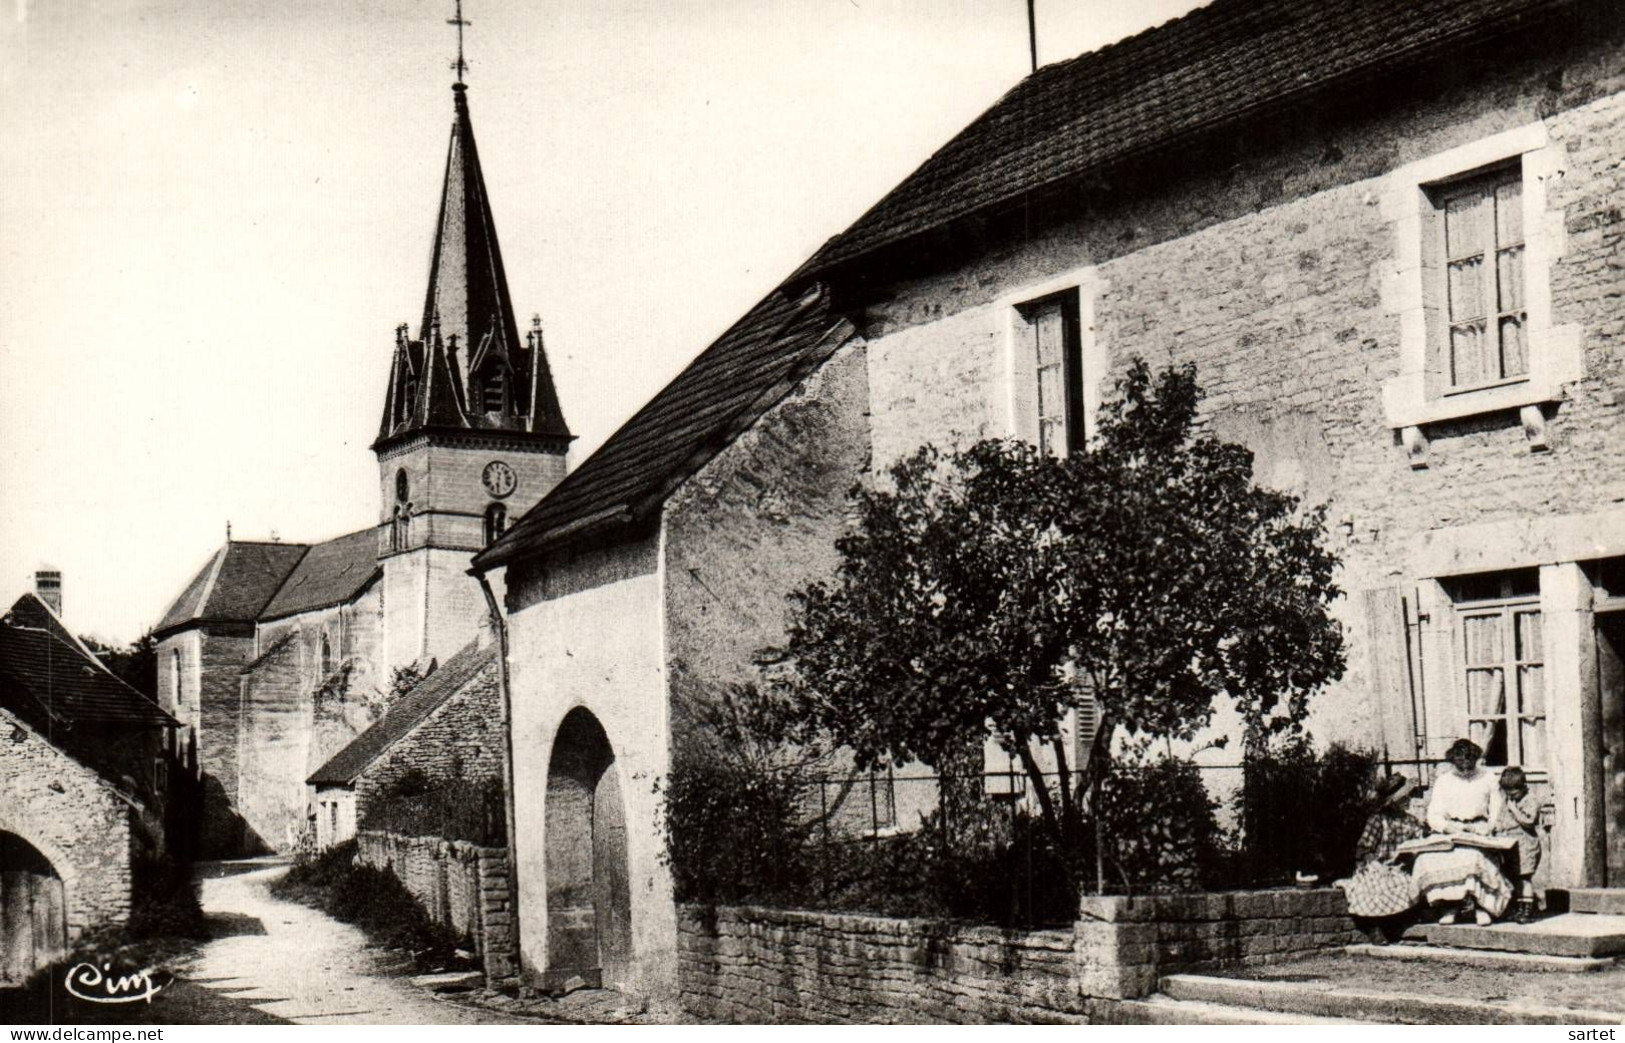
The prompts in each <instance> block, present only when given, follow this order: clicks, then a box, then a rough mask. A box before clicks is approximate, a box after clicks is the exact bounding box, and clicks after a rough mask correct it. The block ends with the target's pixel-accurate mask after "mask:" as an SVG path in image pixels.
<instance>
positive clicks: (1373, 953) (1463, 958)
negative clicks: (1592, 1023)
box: [1343, 943, 1617, 974]
mask: <svg viewBox="0 0 1625 1043" xmlns="http://www.w3.org/2000/svg"><path fill="white" fill-rule="evenodd" d="M1343 951H1344V952H1346V953H1348V954H1349V955H1350V956H1368V957H1371V958H1373V959H1379V960H1415V961H1421V962H1425V963H1449V964H1454V965H1456V966H1458V967H1483V968H1485V969H1487V970H1504V971H1552V972H1557V973H1566V974H1587V973H1590V972H1592V971H1600V970H1604V969H1606V968H1608V967H1614V966H1617V962H1616V961H1615V960H1614V958H1613V957H1611V956H1542V955H1539V954H1536V953H1527V952H1500V951H1498V950H1495V949H1452V948H1447V947H1445V946H1441V945H1419V944H1415V943H1406V944H1403V945H1370V944H1365V943H1362V944H1359V945H1350V946H1346V947H1345V948H1344V949H1343Z"/></svg>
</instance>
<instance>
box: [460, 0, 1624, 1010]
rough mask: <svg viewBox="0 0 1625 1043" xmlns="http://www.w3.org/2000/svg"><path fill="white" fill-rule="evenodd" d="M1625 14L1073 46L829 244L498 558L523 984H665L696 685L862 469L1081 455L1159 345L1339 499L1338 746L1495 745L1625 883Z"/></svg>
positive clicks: (1562, 865) (1285, 462) (826, 526)
mask: <svg viewBox="0 0 1625 1043" xmlns="http://www.w3.org/2000/svg"><path fill="white" fill-rule="evenodd" d="M1621 21H1622V19H1621V16H1620V10H1619V8H1618V5H1611V4H1605V3H1598V2H1590V0H1586V2H1561V0H1557V2H1551V0H1451V2H1449V3H1444V2H1424V3H1416V2H1412V0H1404V2H1401V0H1374V2H1371V3H1366V4H1360V5H1339V4H1331V3H1327V2H1325V0H1257V2H1242V0H1215V2H1214V3H1212V4H1210V5H1209V6H1207V7H1204V8H1201V9H1199V10H1197V11H1194V12H1192V13H1191V14H1189V15H1187V16H1185V17H1183V18H1180V19H1177V20H1175V21H1172V22H1169V23H1167V24H1165V25H1162V26H1159V27H1157V28H1155V29H1152V30H1148V31H1147V32H1145V33H1142V34H1140V35H1138V36H1135V37H1132V38H1130V39H1127V40H1124V41H1122V42H1120V43H1117V44H1114V45H1112V46H1110V47H1107V48H1104V49H1102V50H1100V51H1098V52H1093V53H1090V54H1086V55H1083V56H1081V57H1079V58H1076V59H1074V60H1071V61H1067V62H1061V63H1057V64H1055V65H1051V66H1048V67H1046V68H1044V69H1041V70H1039V71H1038V72H1037V73H1035V74H1034V75H1032V76H1030V77H1028V78H1027V79H1026V80H1024V81H1023V82H1022V83H1020V84H1019V85H1017V86H1016V87H1015V88H1013V89H1012V90H1011V91H1010V92H1009V93H1008V94H1007V95H1006V96H1005V97H1004V98H1003V99H1001V100H1000V101H999V102H998V103H997V104H996V105H995V106H994V107H993V108H992V109H990V110H989V111H988V112H987V113H985V114H984V115H983V116H981V117H980V118H978V119H977V120H976V121H974V122H973V123H972V124H971V125H970V126H968V127H967V128H966V129H965V130H964V131H962V132H961V133H960V134H959V135H958V136H956V137H955V138H954V139H953V140H952V141H950V142H949V143H948V144H947V145H946V146H944V147H943V148H942V149H941V150H939V151H938V152H937V153H936V154H934V155H933V156H932V157H931V158H930V159H929V160H928V161H927V162H926V163H925V165H924V166H922V167H921V168H920V170H918V171H917V172H916V173H915V174H913V175H911V176H910V177H909V178H907V179H906V180H905V181H904V182H903V183H902V184H900V185H899V186H898V187H897V188H896V189H895V190H894V191H893V192H891V193H890V194H888V195H887V196H886V197H885V198H883V199H882V200H881V201H880V202H879V203H878V204H877V205H876V206H875V207H873V208H872V209H871V210H869V211H868V212H867V213H866V214H865V215H863V216H862V217H861V218H860V219H859V220H858V221H857V222H856V223H855V224H854V225H853V226H852V227H851V228H849V229H848V230H847V231H845V232H844V233H842V234H841V235H839V236H836V237H835V238H833V239H832V240H830V241H829V242H828V243H827V244H825V246H824V247H823V248H821V249H820V250H819V251H818V252H817V254H816V255H815V256H814V257H813V258H811V259H810V260H809V261H808V262H807V263H806V264H805V265H804V266H803V267H802V268H801V269H799V270H798V271H797V272H795V273H794V274H793V275H792V276H791V277H790V278H789V279H787V280H786V281H785V282H784V283H783V284H782V285H781V286H780V287H779V288H778V289H776V290H775V291H774V292H773V293H772V294H770V295H769V296H768V298H767V299H766V300H764V301H763V302H762V303H761V304H759V305H757V306H756V308H754V309H753V310H752V311H751V312H750V313H749V314H748V315H747V316H746V317H745V318H744V319H742V320H741V321H740V323H739V324H737V325H736V326H735V327H734V328H733V329H731V330H730V331H728V333H726V334H724V335H723V336H722V338H720V339H719V340H718V341H717V342H716V343H714V344H712V345H711V346H710V347H709V348H708V349H706V351H704V352H703V353H702V354H700V355H699V356H698V357H697V358H696V360H695V361H694V362H693V363H692V364H691V365H690V366H689V367H688V368H687V369H686V370H685V371H684V372H683V373H682V374H680V375H679V376H678V377H677V378H676V379H675V380H674V381H673V382H672V383H671V384H670V385H669V386H668V387H667V388H666V389H664V390H663V391H662V392H660V393H659V394H658V395H657V396H656V397H655V398H654V399H653V400H652V401H651V402H650V403H649V404H648V405H646V406H645V407H644V408H643V409H642V410H640V411H639V412H638V413H637V414H635V415H634V416H633V417H632V419H631V420H629V421H628V422H627V423H626V425H625V426H624V427H622V428H621V430H620V431H618V432H617V433H616V434H615V435H614V436H612V437H611V438H610V439H609V441H608V442H606V443H605V444H604V446H603V447H602V448H601V449H600V450H599V451H598V452H597V453H596V454H594V455H593V456H592V457H590V458H589V459H588V460H586V461H585V462H584V463H583V464H582V465H581V466H580V467H579V468H578V469H577V470H576V471H574V472H573V473H572V474H571V475H570V476H569V477H568V478H566V479H565V480H564V481H563V482H562V483H561V484H560V485H559V487H558V488H557V489H556V490H555V491H554V492H553V494H551V495H550V496H548V497H547V498H546V499H544V500H543V501H542V502H541V503H540V504H539V505H538V506H537V507H536V508H535V509H534V510H532V511H531V512H530V513H528V514H527V515H526V516H525V517H524V518H523V519H522V520H521V521H520V522H519V523H518V524H517V525H516V526H514V527H513V528H512V529H511V530H510V531H509V532H508V533H507V535H506V536H505V537H504V538H503V539H502V540H500V541H499V542H498V543H497V544H495V545H494V546H493V547H491V548H490V549H488V550H487V551H485V552H484V553H483V554H481V555H479V556H478V557H477V558H476V559H475V567H476V568H477V569H480V570H494V569H498V568H501V569H503V570H504V571H505V574H506V576H505V578H506V590H507V609H508V614H509V624H508V625H509V628H510V635H509V636H510V643H511V649H512V651H511V664H510V671H511V683H512V700H513V745H514V772H515V816H516V821H517V831H518V838H517V840H518V843H517V851H516V854H517V865H518V872H519V881H518V885H519V898H520V924H521V951H522V956H523V960H524V964H525V969H526V972H527V973H528V974H530V975H532V976H533V977H536V978H540V979H542V980H547V979H548V978H550V977H553V976H557V975H564V974H571V973H575V974H590V973H601V975H602V977H603V978H604V979H605V980H606V981H612V982H619V983H624V984H630V985H632V986H634V987H637V988H640V989H643V990H646V991H650V992H654V993H657V994H658V993H661V992H663V991H666V990H669V989H670V988H671V987H672V982H673V980H674V977H675V973H676V972H675V966H674V960H673V952H674V950H675V945H676V941H675V924H674V910H673V908H672V899H671V883H670V877H669V875H668V874H667V872H666V871H665V869H664V868H663V867H662V866H661V864H660V861H659V852H660V844H661V838H660V836H659V829H658V824H657V823H658V819H657V814H658V809H657V799H656V797H655V794H654V791H653V784H654V781H655V780H656V779H657V778H658V777H660V775H661V774H662V773H663V772H664V771H665V770H666V769H667V766H668V764H669V762H670V757H671V754H672V751H673V749H674V746H675V744H677V743H680V742H682V741H685V733H686V731H687V729H688V722H689V721H690V720H691V719H692V714H691V713H690V712H689V709H688V704H689V701H690V700H691V699H692V698H693V697H694V696H695V695H696V694H699V695H701V696H703V694H704V692H705V690H706V689H707V687H708V686H711V685H714V684H717V683H724V682H726V681H728V680H733V679H740V678H743V677H748V676H749V670H750V667H749V662H750V653H751V652H752V651H754V650H755V649H756V648H758V647H760V646H761V645H763V644H766V643H770V642H771V640H772V639H773V638H774V637H776V636H777V635H778V633H779V632H780V627H781V626H782V613H783V600H782V599H783V596H784V594H785V593H786V592H787V591H789V590H791V589H793V588H794V587H795V586H798V585H799V584H801V583H803V582H805V581H806V580H807V579H809V578H813V577H815V576H817V575H819V574H820V573H821V572H822V571H823V570H827V569H828V568H829V567H830V565H831V563H832V560H833V554H832V549H831V544H832V542H833V539H834V538H835V536H836V535H838V533H839V532H840V531H841V527H842V524H843V519H842V510H843V504H844V493H845V491H846V489H847V488H848V487H849V486H850V485H851V483H852V482H853V481H855V480H857V479H859V478H860V477H862V476H864V475H866V474H869V473H873V472H874V471H875V470H878V469H879V468H883V467H884V466H886V465H887V464H888V463H890V462H891V461H893V460H895V459H897V458H898V457H899V456H901V455H903V454H905V453H907V452H908V451H910V450H912V449H913V448H914V447H916V446H918V445H920V444H921V443H923V442H926V441H933V442H936V443H938V444H939V445H947V444H956V443H957V444H967V443H969V442H971V441H973V440H976V439H979V438H983V437H997V436H1017V437H1024V438H1028V439H1031V440H1033V441H1035V442H1037V443H1038V444H1040V445H1042V446H1044V447H1045V448H1046V449H1049V450H1051V451H1055V452H1065V451H1066V449H1067V447H1068V446H1070V445H1076V444H1078V442H1079V441H1080V440H1082V439H1086V438H1087V437H1088V436H1089V434H1090V432H1091V430H1092V428H1093V425H1094V422H1095V417H1096V416H1097V414H1098V411H1099V409H1100V405H1101V403H1102V401H1103V400H1104V399H1105V398H1106V397H1107V396H1109V395H1110V394H1111V393H1112V388H1113V385H1114V381H1115V379H1116V377H1117V376H1118V375H1119V374H1120V373H1121V372H1122V371H1123V369H1124V368H1125V367H1126V366H1127V365H1128V363H1129V361H1130V360H1131V359H1132V358H1135V357H1143V358H1145V359H1147V360H1148V361H1150V362H1151V363H1152V364H1153V365H1157V366H1161V365H1165V364H1168V363H1182V362H1187V361H1188V362H1193V363H1195V364H1196V365H1197V367H1198V377H1199V379H1200V381H1201V382H1202V384H1203V385H1204V387H1205V389H1206V392H1207V398H1206V399H1205V402H1204V404H1203V423H1204V424H1205V425H1206V427H1207V429H1208V430H1209V431H1211V432H1212V433H1214V434H1216V435H1218V436H1221V437H1224V438H1226V439H1230V440H1233V441H1239V442H1242V443H1244V444H1245V445H1247V446H1248V447H1250V448H1251V449H1252V450H1253V451H1254V453H1255V455H1256V473H1257V476H1258V478H1259V480H1260V481H1261V482H1263V483H1264V484H1267V485H1270V486H1273V487H1276V488H1280V489H1284V490H1286V491H1290V492H1293V493H1296V494H1299V495H1301V496H1302V497H1304V498H1305V499H1306V500H1308V501H1310V502H1317V503H1319V502H1324V503H1327V504H1328V505H1329V508H1330V518H1331V519H1332V522H1333V532H1332V537H1331V538H1332V540H1333V542H1334V545H1335V548H1336V550H1337V552H1338V553H1339V554H1340V555H1341V557H1342V559H1343V563H1344V564H1343V569H1342V571H1341V574H1340V576H1339V582H1340V584H1341V586H1342V587H1343V588H1344V590H1345V591H1346V596H1345V597H1344V598H1343V599H1342V600H1341V601H1340V602H1339V603H1338V606H1337V609H1336V611H1337V613H1338V614H1339V617H1340V619H1341V620H1342V622H1343V623H1344V625H1345V626H1346V628H1347V633H1348V639H1349V652H1350V661H1349V669H1348V672H1347V674H1346V676H1345V677H1344V678H1343V679H1342V680H1341V681H1340V682H1339V683H1338V684H1336V685H1334V686H1333V687H1332V688H1331V689H1330V690H1328V691H1327V692H1325V693H1324V694H1323V696H1322V697H1321V698H1320V700H1319V701H1318V703H1317V704H1316V709H1315V713H1314V716H1313V719H1312V721H1311V727H1312V729H1313V732H1314V734H1315V735H1316V737H1317V738H1318V739H1320V740H1321V741H1333V740H1341V741H1346V742H1350V743H1355V744H1358V745H1362V746H1366V747H1369V748H1372V749H1376V750H1378V751H1382V752H1385V753H1386V754H1387V755H1388V756H1389V757H1390V758H1392V759H1394V760H1396V761H1401V762H1404V761H1410V762H1414V764H1415V766H1416V769H1417V770H1422V771H1424V772H1425V771H1426V770H1427V769H1428V767H1429V766H1430V765H1431V763H1432V762H1433V761H1434V760H1435V759H1436V758H1437V757H1438V756H1439V754H1440V753H1441V752H1442V750H1443V748H1444V746H1446V745H1448V743H1449V742H1450V741H1451V740H1453V739H1454V738H1456V737H1458V736H1461V735H1471V736H1473V737H1475V738H1477V739H1478V741H1479V742H1480V743H1481V744H1482V745H1483V746H1484V747H1485V748H1486V750H1487V751H1488V761H1489V763H1490V764H1491V765H1493V766H1501V765H1511V764H1519V765H1521V766H1523V767H1524V768H1525V769H1526V770H1527V771H1528V772H1529V773H1530V775H1531V777H1532V778H1533V779H1534V780H1535V783H1536V786H1537V789H1538V791H1539V792H1540V793H1541V794H1542V795H1543V797H1544V799H1545V800H1546V801H1547V802H1548V805H1549V810H1548V812H1547V815H1548V822H1549V824H1550V850H1551V858H1550V859H1549V860H1548V861H1549V863H1550V869H1549V882H1550V883H1551V884H1552V885H1554V886H1577V885H1581V884H1592V885H1595V884H1602V883H1607V884H1610V885H1613V886H1620V885H1621V884H1622V883H1625V789H1622V788H1621V784H1620V780H1621V779H1622V778H1625V776H1622V775H1620V774H1619V772H1618V770H1617V769H1618V765H1619V764H1620V763H1621V758H1622V757H1625V710H1622V703H1625V692H1622V689H1625V679H1622V675H1625V671H1622V669H1621V666H1620V655H1621V652H1622V651H1625V631H1622V630H1621V626H1622V624H1625V612H1620V611H1618V610H1619V609H1621V608H1625V580H1622V576H1625V508H1622V507H1621V502H1622V501H1625V472H1622V471H1621V470H1620V468H1619V460H1620V455H1619V448H1618V447H1619V446H1620V445H1621V444H1625V402H1622V400H1621V395H1622V393H1625V373H1622V371H1621V370H1622V365H1621V362H1620V359H1621V357H1622V343H1621V341H1622V338H1625V313H1622V312H1621V309H1620V299H1621V294H1622V291H1625V269H1622V267H1621V261H1620V258H1621V240H1622V235H1625V217H1622V216H1621V215H1622V210H1621V207H1620V205H1619V199H1620V196H1621V190H1622V187H1625V186H1622V180H1625V175H1622V167H1621V156H1622V155H1625V61H1622V60H1621V59H1622V56H1625V44H1622V25H1621ZM1226 723H1227V722H1225V721H1223V720H1221V721H1220V722H1219V727H1220V728H1221V729H1222V728H1223V727H1225V726H1226ZM690 741H692V740H690ZM589 840H590V843H589Z"/></svg>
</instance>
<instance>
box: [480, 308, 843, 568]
mask: <svg viewBox="0 0 1625 1043" xmlns="http://www.w3.org/2000/svg"><path fill="white" fill-rule="evenodd" d="M852 333H853V328H852V326H851V324H850V323H848V322H847V321H846V320H845V319H842V318H840V317H838V316H836V315H834V314H832V313H831V311H830V309H829V304H828V301H827V299H826V298H825V297H824V296H823V295H822V294H819V295H816V296H808V297H804V298H800V299H794V298H791V297H790V296H788V295H786V294H784V293H782V292H780V291H778V290H775V291H773V292H772V293H770V294H768V295H767V297H766V298H765V299H763V300H762V301H761V302H760V303H758V304H757V305H756V306H755V307H754V308H752V309H751V310H750V311H749V312H747V313H746V314H745V317H744V318H742V319H740V320H739V321H738V322H737V323H735V324H734V325H733V327H731V328H730V329H729V330H728V331H727V332H726V333H724V334H723V335H722V336H721V337H718V338H717V340H716V341H715V342H714V343H713V344H712V345H711V346H710V347H708V348H706V349H705V351H703V352H701V353H700V355H699V357H698V358H696V359H695V360H694V361H693V362H691V363H689V364H688V366H687V368H685V369H684V370H683V371H682V372H681V373H679V374H678V375H677V377H676V378H675V379H674V380H673V381H672V382H671V383H670V384H667V385H666V387H665V388H664V389H662V390H661V391H660V393H659V394H657V395H655V397H654V398H653V399H651V400H650V401H649V403H648V404H647V405H645V406H644V407H643V408H642V409H640V410H638V412H637V413H635V414H634V415H633V416H632V418H631V419H630V420H628V421H627V422H626V423H625V424H622V425H621V427H620V429H619V430H617V431H616V432H615V433H614V434H613V435H611V436H610V437H609V440H608V441H606V442H605V443H604V444H603V445H602V446H600V447H599V449H598V451H597V452H595V453H593V454H592V456H590V457H588V458H587V459H586V460H585V461H584V462H582V464H581V465H580V466H579V467H577V468H576V469H575V470H574V471H572V472H571V473H570V474H569V475H568V476H566V477H565V479H564V480H563V481H562V482H560V483H559V484H558V486H557V487H556V488H554V489H553V491H552V492H550V493H548V495H547V496H545V497H543V498H542V500H541V502H540V503H538V504H537V505H536V506H535V507H533V508H531V509H530V511H528V512H527V513H526V514H525V516H524V517H523V518H521V519H520V520H519V522H518V523H517V524H515V525H514V526H513V527H512V528H511V529H509V530H508V532H507V534H506V535H504V536H503V537H502V539H500V540H498V541H497V542H496V543H494V544H492V545H491V546H490V547H489V548H487V549H486V550H485V551H483V552H482V553H481V554H479V555H478V556H477V557H476V558H475V559H474V565H475V567H476V568H481V569H485V568H492V567H495V566H497V565H501V564H504V563H506V562H508V561H511V560H513V559H514V558H516V557H521V556H523V555H525V554H527V553H530V552H533V551H535V550H537V549H538V548H540V547H541V546H543V545H545V544H547V543H549V542H551V541H553V540H555V539H557V538H559V537H561V536H563V535H565V534H567V533H571V534H579V533H582V532H584V531H587V530H588V529H590V528H595V527H597V526H598V525H600V524H611V523H613V522H614V521H617V520H628V519H635V518H639V517H644V516H646V515H647V514H648V512H649V511H651V510H653V509H655V508H657V507H659V505H660V504H661V503H663V502H664V500H665V497H666V496H668V495H670V493H671V492H672V490H674V489H675V488H676V487H677V486H678V485H679V484H681V483H682V481H683V480H685V479H686V478H688V477H689V476H690V475H692V474H693V473H694V472H695V471H697V470H699V468H700V467H702V466H703V465H704V464H705V462H706V461H707V460H709V459H711V458H712V457H713V456H715V455H716V454H717V453H718V452H719V451H721V449H722V448H723V447H724V446H726V445H727V444H728V443H729V442H731V441H732V440H733V439H734V438H735V437H737V436H738V435H739V433H740V432H741V431H743V430H744V429H745V428H746V427H748V426H749V425H750V424H752V423H754V422H755V421H756V420H757V419H758V418H759V417H760V416H761V415H762V414H763V413H764V412H766V410H767V409H768V408H770V407H771V406H772V405H773V404H774V403H775V402H777V401H778V400H779V399H781V398H783V397H784V395H785V394H787V393H788V392H789V391H790V389H791V388H793V387H794V386H795V383H796V382H797V381H798V380H800V379H801V378H802V377H804V376H805V375H806V374H808V373H810V372H811V371H812V370H813V369H815V368H816V367H817V366H818V365H819V364H821V363H822V362H823V361H824V360H825V359H827V358H829V356H830V355H832V354H833V353H834V352H835V350H836V349H837V348H839V347H840V346H841V345H842V344H844V343H845V342H846V341H847V340H848V339H849V338H850V337H851V335H852Z"/></svg>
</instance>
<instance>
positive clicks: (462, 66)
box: [446, 0, 474, 86]
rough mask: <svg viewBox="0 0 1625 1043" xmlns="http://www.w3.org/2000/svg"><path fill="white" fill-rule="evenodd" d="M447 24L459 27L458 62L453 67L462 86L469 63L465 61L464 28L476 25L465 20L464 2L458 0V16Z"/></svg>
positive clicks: (447, 21) (450, 19) (453, 63)
mask: <svg viewBox="0 0 1625 1043" xmlns="http://www.w3.org/2000/svg"><path fill="white" fill-rule="evenodd" d="M446 24H447V25H455V26H456V27H457V60H456V61H455V62H452V63H451V67H452V68H453V69H456V70H457V83H458V85H459V86H461V85H462V82H463V74H464V73H466V72H468V63H467V62H465V61H463V27H464V26H465V25H473V24H474V23H473V22H470V21H466V20H465V19H464V18H463V0H457V14H456V16H455V17H452V18H448V19H446Z"/></svg>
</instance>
